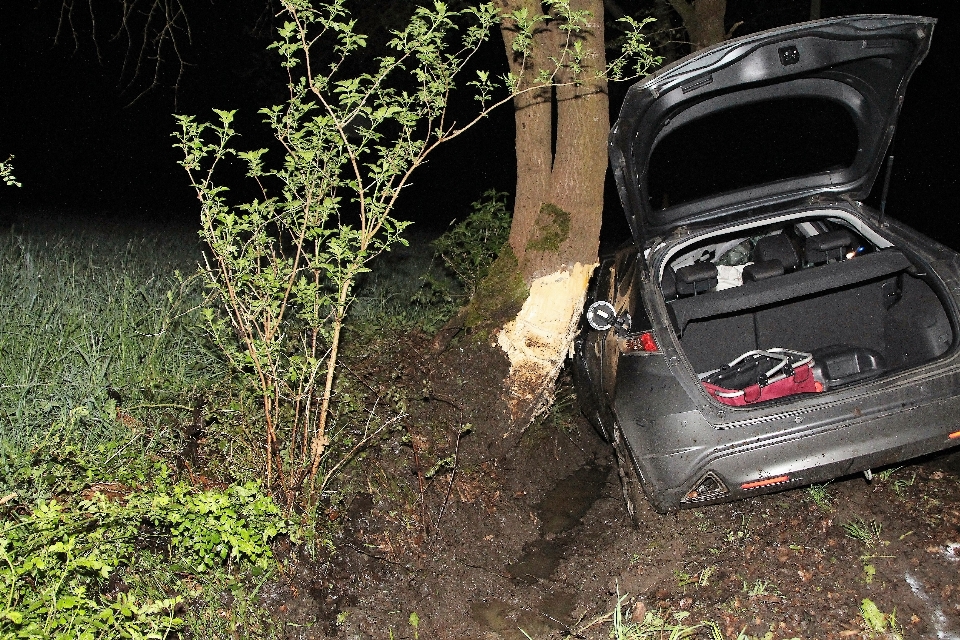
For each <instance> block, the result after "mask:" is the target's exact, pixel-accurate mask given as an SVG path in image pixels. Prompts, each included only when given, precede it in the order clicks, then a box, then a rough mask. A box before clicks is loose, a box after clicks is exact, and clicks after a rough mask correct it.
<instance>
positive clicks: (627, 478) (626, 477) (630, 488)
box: [613, 425, 646, 529]
mask: <svg viewBox="0 0 960 640" xmlns="http://www.w3.org/2000/svg"><path fill="white" fill-rule="evenodd" d="M613 449H614V451H616V452H617V471H618V472H619V474H620V487H621V488H622V489H623V501H624V502H625V503H626V507H627V513H628V514H630V520H631V522H633V526H634V527H636V528H638V529H639V528H640V524H641V514H642V513H643V510H644V501H645V500H646V498H645V497H644V495H643V489H642V488H641V486H640V478H639V476H638V475H637V468H636V467H635V466H634V464H633V457H632V456H631V455H630V452H629V451H628V450H627V445H626V443H625V442H624V441H623V434H622V433H621V432H620V426H619V425H614V427H613Z"/></svg>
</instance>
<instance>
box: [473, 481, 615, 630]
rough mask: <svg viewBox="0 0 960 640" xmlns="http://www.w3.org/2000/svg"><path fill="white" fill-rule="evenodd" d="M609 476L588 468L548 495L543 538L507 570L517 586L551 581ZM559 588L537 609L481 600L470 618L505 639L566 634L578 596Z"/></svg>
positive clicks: (542, 512) (541, 510)
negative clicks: (571, 534)
mask: <svg viewBox="0 0 960 640" xmlns="http://www.w3.org/2000/svg"><path fill="white" fill-rule="evenodd" d="M609 475H610V467H609V466H596V465H592V464H590V465H586V466H583V467H580V468H579V469H577V470H576V471H574V472H573V473H572V474H570V475H569V476H567V477H566V478H564V479H563V480H561V481H560V482H558V483H557V485H556V486H555V487H554V488H553V489H551V490H550V491H548V492H547V493H546V495H544V496H543V499H542V500H541V501H540V502H539V504H537V507H536V511H537V516H538V517H539V519H540V538H539V539H538V540H535V541H533V542H531V543H529V544H527V545H526V546H525V547H524V549H523V554H522V555H521V556H520V558H518V559H517V560H516V562H513V563H512V564H510V565H508V566H507V568H506V570H507V573H508V574H509V575H510V576H511V577H512V578H513V581H514V583H515V584H518V585H521V586H522V587H523V588H524V589H536V588H537V586H538V584H539V583H540V581H541V580H543V581H549V580H550V576H552V575H553V572H554V571H555V570H556V568H557V566H559V564H560V561H561V560H563V555H564V552H565V551H566V549H567V547H568V546H569V545H570V540H569V539H568V537H567V536H566V535H565V534H567V533H568V532H569V531H571V530H572V529H574V528H575V527H576V526H577V525H578V524H580V520H581V519H582V518H583V516H585V515H586V513H587V511H589V510H590V507H592V506H593V503H595V502H596V501H597V500H598V499H599V498H600V495H601V493H602V492H603V487H604V484H605V483H606V481H607V478H608V477H609ZM556 586H557V587H558V588H556V589H548V590H545V591H544V592H543V593H542V594H541V596H540V602H539V604H538V605H537V607H536V608H535V609H532V610H530V609H528V610H524V611H518V610H517V609H516V608H514V607H513V606H511V605H509V604H507V603H505V602H502V601H499V600H494V601H490V602H477V603H474V604H473V605H471V607H470V617H472V618H473V619H474V620H476V621H477V622H479V623H480V624H481V625H483V626H484V627H485V628H487V629H489V630H491V631H495V632H497V633H498V634H500V636H501V637H502V638H504V639H505V640H513V639H514V638H516V639H517V640H524V639H525V638H527V637H528V636H526V635H524V632H525V633H526V634H529V637H540V636H543V635H547V634H549V633H550V632H555V631H558V630H566V627H565V625H566V624H567V623H566V622H565V621H567V620H569V618H570V615H571V613H572V611H573V608H574V607H575V606H576V604H577V594H576V593H575V592H570V591H567V590H566V589H565V588H564V587H563V586H562V585H556ZM521 629H522V630H523V631H522V632H521Z"/></svg>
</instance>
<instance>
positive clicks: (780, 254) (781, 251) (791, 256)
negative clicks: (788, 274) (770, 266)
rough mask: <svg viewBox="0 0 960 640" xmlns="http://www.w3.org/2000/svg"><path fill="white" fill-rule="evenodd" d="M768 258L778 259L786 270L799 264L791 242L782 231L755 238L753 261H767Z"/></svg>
mask: <svg viewBox="0 0 960 640" xmlns="http://www.w3.org/2000/svg"><path fill="white" fill-rule="evenodd" d="M770 260H779V261H780V264H781V265H783V268H784V270H786V271H789V270H790V269H793V268H795V267H796V266H797V265H798V264H800V260H799V259H798V258H797V250H796V249H794V248H793V243H792V242H790V238H788V237H787V236H785V235H783V234H782V233H777V234H774V235H772V236H764V237H762V238H760V239H759V240H757V244H756V245H755V246H754V247H753V261H754V262H768V261H770Z"/></svg>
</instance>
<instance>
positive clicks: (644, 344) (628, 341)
mask: <svg viewBox="0 0 960 640" xmlns="http://www.w3.org/2000/svg"><path fill="white" fill-rule="evenodd" d="M623 351H624V352H625V353H636V352H639V351H643V352H646V353H654V352H656V351H658V349H657V342H656V340H654V339H653V334H652V333H650V332H649V331H644V332H643V333H634V334H631V335H629V336H627V337H626V338H624V339H623Z"/></svg>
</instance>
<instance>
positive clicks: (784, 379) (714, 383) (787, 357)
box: [698, 348, 823, 406]
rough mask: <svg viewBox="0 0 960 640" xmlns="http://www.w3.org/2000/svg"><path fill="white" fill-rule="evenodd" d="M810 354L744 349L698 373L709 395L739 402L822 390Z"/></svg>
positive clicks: (734, 403)
mask: <svg viewBox="0 0 960 640" xmlns="http://www.w3.org/2000/svg"><path fill="white" fill-rule="evenodd" d="M812 367H813V355H811V354H809V353H804V352H802V351H793V350H791V349H781V348H773V349H766V350H756V351H748V352H747V353H745V354H743V355H742V356H740V357H738V358H736V359H735V360H733V361H732V362H731V363H730V364H726V365H724V366H722V367H720V368H719V369H714V370H713V371H707V372H706V373H701V374H700V375H699V376H698V377H699V378H700V383H701V384H702V385H703V388H704V389H706V390H707V393H709V394H710V395H711V396H713V397H714V398H716V399H717V400H719V401H720V402H722V403H723V404H729V405H732V406H743V405H747V404H754V403H757V402H763V401H765V400H773V399H774V398H782V397H784V396H791V395H794V394H797V393H816V392H818V391H823V385H822V384H820V383H818V382H817V381H816V380H815V379H814V377H813V372H812V370H811V369H812Z"/></svg>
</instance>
